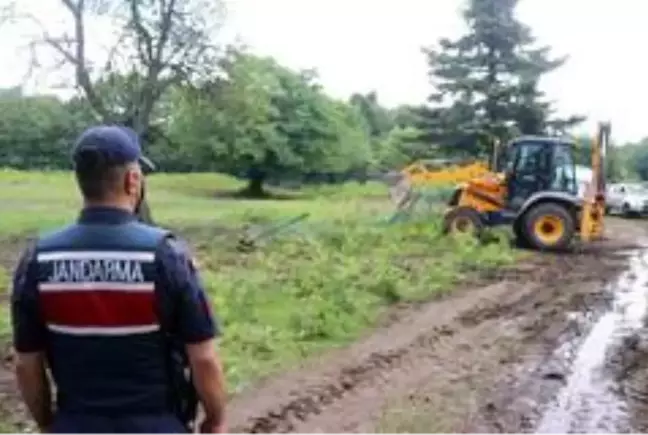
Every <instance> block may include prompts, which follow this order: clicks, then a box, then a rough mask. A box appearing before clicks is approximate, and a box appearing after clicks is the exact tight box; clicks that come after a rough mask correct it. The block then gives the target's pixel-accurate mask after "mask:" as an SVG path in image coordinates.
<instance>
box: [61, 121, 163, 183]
mask: <svg viewBox="0 0 648 435" xmlns="http://www.w3.org/2000/svg"><path fill="white" fill-rule="evenodd" d="M88 151H93V152H94V153H95V154H96V155H100V156H101V157H102V158H103V159H104V160H105V161H106V162H108V163H110V164H115V165H120V164H125V163H131V162H139V163H140V164H141V165H142V169H143V170H144V171H145V172H150V171H153V170H155V165H154V164H153V162H151V161H150V160H149V159H148V158H146V157H145V156H144V155H143V154H142V147H141V145H140V140H139V137H138V136H137V133H135V131H134V130H133V129H131V128H128V127H122V126H118V125H99V126H95V127H90V128H88V129H87V130H86V131H84V132H83V133H82V134H81V136H79V138H78V139H77V141H76V143H75V144H74V151H73V153H72V156H73V159H74V161H75V162H76V164H82V163H81V161H80V159H79V157H80V156H81V155H83V154H84V153H85V152H88Z"/></svg>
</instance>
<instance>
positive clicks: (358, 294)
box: [199, 219, 512, 386]
mask: <svg viewBox="0 0 648 435" xmlns="http://www.w3.org/2000/svg"><path fill="white" fill-rule="evenodd" d="M439 227H440V224H439V221H438V220H437V219H433V220H428V221H424V222H412V223H408V224H403V225H396V226H393V227H388V228H385V227H378V226H370V225H366V224H361V223H354V221H353V220H338V221H336V223H335V227H334V228H333V227H330V226H327V227H324V228H323V229H322V230H321V231H317V230H316V229H313V230H312V231H309V232H308V233H306V237H298V236H295V237H293V238H284V239H282V240H280V241H277V242H275V243H274V244H273V249H272V250H271V251H262V252H257V253H255V254H253V255H252V256H251V257H248V258H246V259H244V260H241V259H239V260H234V259H228V258H224V254H223V252H222V242H221V241H220V239H213V240H212V241H210V242H208V243H207V244H205V245H203V247H202V249H201V251H200V253H199V255H200V256H201V261H202V262H204V263H205V264H206V265H208V266H207V267H208V268H209V270H210V272H209V273H208V274H207V275H206V277H205V279H206V282H208V283H209V284H208V287H209V289H210V292H211V294H212V295H213V297H214V305H215V307H216V310H217V311H218V313H219V315H220V316H221V317H222V319H223V322H224V324H225V325H226V334H225V337H224V339H223V343H222V346H223V354H224V355H225V358H226V367H227V370H228V376H229V378H230V380H231V381H232V382H233V383H234V385H236V386H240V384H241V382H243V381H244V380H248V379H250V378H253V377H255V376H257V375H261V374H264V373H266V372H267V371H268V370H271V369H273V368H276V367H278V366H281V365H284V364H285V363H286V362H287V361H291V360H297V359H301V358H303V357H304V356H305V355H307V354H309V353H311V352H313V351H316V350H319V349H322V348H324V347H330V346H337V345H340V344H343V343H345V342H347V341H348V340H350V339H352V338H354V337H355V336H357V334H358V333H359V332H360V331H362V330H363V329H364V328H365V327H367V326H369V325H370V324H372V323H373V322H374V321H375V320H376V318H377V316H378V315H379V313H380V312H381V311H382V308H383V307H385V306H388V305H391V304H394V303H397V302H403V301H416V300H422V299H428V298H430V297H433V296H436V295H440V294H443V293H444V292H446V291H448V290H449V289H451V288H452V284H453V283H454V282H456V281H457V279H460V278H461V274H462V271H468V270H471V269H474V268H479V269H485V268H492V267H496V266H499V265H501V264H503V263H506V262H508V261H511V260H512V254H511V251H510V250H509V249H508V248H504V246H505V245H502V244H497V245H491V246H480V245H479V244H478V243H477V242H476V241H474V240H472V239H467V240H466V239H444V240H441V234H440V228H439ZM201 238H203V239H204V238H205V234H204V233H203V234H201ZM223 263H225V264H223Z"/></svg>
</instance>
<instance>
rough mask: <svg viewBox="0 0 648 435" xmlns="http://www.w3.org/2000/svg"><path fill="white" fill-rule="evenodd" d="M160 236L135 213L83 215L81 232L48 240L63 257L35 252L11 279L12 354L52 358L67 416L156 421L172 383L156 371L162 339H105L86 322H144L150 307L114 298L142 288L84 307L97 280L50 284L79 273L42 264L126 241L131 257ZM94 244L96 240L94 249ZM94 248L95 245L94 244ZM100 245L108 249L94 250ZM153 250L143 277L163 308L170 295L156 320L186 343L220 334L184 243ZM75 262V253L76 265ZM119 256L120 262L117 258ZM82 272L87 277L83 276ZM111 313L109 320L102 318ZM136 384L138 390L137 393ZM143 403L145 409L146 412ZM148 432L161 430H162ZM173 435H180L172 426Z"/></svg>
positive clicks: (165, 242)
mask: <svg viewBox="0 0 648 435" xmlns="http://www.w3.org/2000/svg"><path fill="white" fill-rule="evenodd" d="M155 231H158V233H155ZM159 231H160V230H158V229H155V228H153V227H148V226H146V225H143V224H140V223H138V222H136V219H135V217H134V216H133V215H132V214H130V213H127V212H125V211H122V210H119V209H114V208H104V207H97V208H89V209H85V210H83V211H82V213H81V216H80V218H79V220H78V223H77V225H74V226H71V227H69V228H68V229H64V230H62V231H60V232H58V233H57V234H56V235H55V236H53V237H50V240H54V241H53V242H52V241H50V242H49V243H50V246H55V247H56V246H58V245H60V246H63V247H64V248H65V249H61V248H57V249H58V251H56V252H51V251H52V250H54V251H55V249H54V248H49V249H50V252H46V253H45V256H43V255H42V254H41V253H39V250H38V249H30V250H28V251H27V252H25V253H24V254H23V256H22V258H21V260H20V262H19V264H18V267H17V269H16V271H15V275H14V281H13V292H12V320H13V330H14V346H15V348H16V350H17V351H18V352H37V351H45V352H47V355H48V360H49V363H50V366H51V368H52V372H53V377H54V380H55V382H56V383H57V387H58V389H59V391H58V392H57V393H58V394H57V397H58V401H59V407H60V411H61V412H71V413H78V414H85V415H88V414H94V415H97V416H102V415H103V416H106V415H108V416H113V417H118V416H119V415H122V414H124V415H131V416H132V415H133V414H137V413H138V412H139V413H141V414H148V415H151V414H156V413H158V412H160V413H162V411H163V409H162V408H159V407H158V404H159V403H158V402H160V400H159V397H158V396H160V394H161V392H163V391H165V390H166V389H168V388H169V387H168V385H165V383H166V381H167V380H166V379H165V378H164V376H162V375H161V373H158V372H161V370H160V369H159V368H160V367H162V364H163V363H162V362H161V360H162V355H161V352H158V349H157V347H156V346H162V345H160V344H159V343H161V337H162V334H161V333H159V335H148V336H147V335H146V334H142V333H140V334H139V335H138V334H136V333H134V334H131V335H119V334H117V335H114V334H113V336H111V335H110V334H111V333H110V332H106V331H111V329H110V328H105V330H104V331H103V332H97V331H95V330H93V328H91V327H90V326H89V325H86V324H84V323H83V322H86V323H87V322H90V323H92V322H93V321H94V319H98V320H97V321H96V322H95V323H97V322H98V323H99V324H101V321H104V320H106V319H108V321H109V322H110V321H115V322H117V321H124V319H125V320H129V316H130V318H132V317H133V316H140V317H141V316H142V315H143V314H142V309H139V311H138V307H137V306H136V305H137V304H141V302H137V304H136V303H133V304H130V303H124V302H123V301H125V300H126V299H124V296H123V295H122V299H119V298H115V294H116V293H118V292H119V289H120V288H127V289H130V290H128V292H129V293H130V295H134V296H137V295H135V293H140V295H139V297H140V299H139V300H140V301H141V300H142V298H141V296H142V295H141V293H142V291H141V290H145V289H144V287H143V284H128V283H124V284H119V285H121V286H122V287H119V286H118V285H113V287H111V288H110V289H109V290H110V291H105V289H104V292H103V294H104V295H105V294H107V293H111V292H112V295H108V296H110V297H108V298H106V299H100V298H99V297H95V296H96V295H90V296H85V298H86V299H83V298H79V295H80V294H81V293H84V292H86V291H87V290H88V289H92V288H93V287H92V286H95V284H98V283H97V282H92V283H90V287H88V283H83V282H72V281H69V282H66V283H62V284H61V283H58V282H52V280H51V276H50V277H49V281H48V280H47V277H44V270H47V272H46V274H47V275H51V274H52V273H54V274H56V273H59V274H61V273H69V274H72V273H74V272H72V271H71V270H72V269H70V270H69V271H65V270H64V271H63V272H61V271H58V272H57V271H56V267H57V266H56V265H54V266H49V265H46V266H44V265H43V261H42V260H43V258H44V257H46V256H47V255H49V257H48V258H49V259H50V260H51V258H60V257H61V256H62V255H68V257H69V258H80V257H81V256H82V255H85V254H88V255H90V254H93V252H88V251H93V250H100V249H104V250H105V249H107V248H106V247H110V248H111V249H112V251H115V250H117V248H115V246H119V245H120V243H121V244H123V245H124V250H125V251H124V252H125V253H126V255H128V249H131V251H133V250H137V249H136V248H137V242H136V241H134V240H135V239H137V238H138V237H139V235H140V234H144V236H143V239H146V238H147V237H148V238H149V239H150V236H149V234H160V233H159ZM101 238H103V239H101ZM95 239H96V242H95V241H94V240H95ZM100 239H101V240H100ZM116 239H123V240H116ZM87 240H91V241H90V242H87V243H86V241H87ZM146 240H148V239H146ZM57 243H58V245H57ZM88 243H89V244H90V246H86V245H87V244H88ZM93 243H97V244H98V246H103V248H100V247H96V246H94V245H92V244H93ZM68 245H69V246H68ZM70 246H71V247H72V249H70ZM133 246H134V248H133ZM154 246H155V255H154V260H153V262H152V264H151V265H150V266H147V267H148V269H147V268H144V267H143V269H142V270H144V272H143V274H144V275H146V276H148V277H153V278H150V279H151V280H153V279H154V281H155V283H154V287H155V297H156V301H159V300H160V297H161V296H164V297H163V298H162V299H163V300H164V302H163V304H162V308H161V309H160V310H159V312H158V313H157V314H149V317H151V316H157V315H158V314H159V315H160V317H164V320H160V323H164V324H165V325H166V326H165V329H166V330H167V331H168V332H170V333H172V334H173V335H174V336H175V337H176V338H177V339H178V340H179V341H180V342H181V343H184V344H188V343H197V342H201V341H204V340H207V339H210V338H213V337H215V336H216V335H219V327H218V324H217V323H216V320H215V318H214V316H213V315H212V313H211V310H210V308H209V302H208V300H207V297H206V295H205V291H204V289H203V287H202V284H201V282H200V278H199V276H198V273H197V271H196V269H195V267H194V264H193V262H192V259H191V257H190V255H189V253H188V251H187V248H186V245H185V244H184V243H182V242H181V241H179V240H177V239H175V238H173V237H166V238H165V237H161V238H160V243H158V244H157V245H154ZM39 249H40V248H39ZM74 249H77V251H74ZM111 249H109V250H111ZM60 251H64V252H60ZM130 253H131V254H137V252H130ZM71 254H74V255H72V256H71V257H70V255H71ZM94 254H96V252H94ZM111 254H113V255H114V252H112V253H111ZM57 256H58V257H57ZM58 267H59V268H60V267H61V266H58ZM44 268H49V269H44ZM53 271H54V272H53ZM76 273H79V272H78V270H77V272H76ZM122 273H123V270H122ZM68 277H72V275H69V276H68ZM70 279H72V278H70ZM104 284H105V285H108V286H109V285H110V283H104ZM138 285H139V291H138V288H137V286H138ZM128 286H130V287H128ZM115 289H117V291H115ZM90 293H91V292H90ZM130 295H126V297H129V296H130ZM102 297H103V296H102ZM65 298H67V299H65ZM73 298H76V299H73ZM88 298H89V299H88ZM86 301H87V302H86ZM132 301H135V299H133V300H132ZM171 301H172V302H171ZM106 303H107V304H106ZM84 304H85V305H84ZM101 304H106V305H101ZM111 304H112V305H111ZM115 304H121V305H115ZM115 307H117V308H115ZM111 309H113V310H114V314H113V315H112V317H110V315H109V314H110V313H108V314H106V313H107V312H108V311H109V310H111ZM147 309H148V308H147ZM149 311H151V310H150V309H149ZM104 314H105V317H106V319H103V320H102V319H100V318H101V317H102V316H104ZM61 319H62V320H61ZM65 322H68V323H67V324H66V325H68V326H61V324H63V323H65ZM75 322H76V323H75ZM70 325H72V326H70ZM101 326H105V325H103V324H102V325H101ZM109 326H112V325H109ZM95 329H97V328H95ZM112 329H113V330H114V329H116V328H112ZM117 329H118V328H117ZM93 331H94V332H93ZM93 334H94V335H93ZM151 334H158V332H152V333H151ZM152 352H153V354H152ZM138 383H140V385H139V387H140V389H139V390H138V389H137V388H136V387H137V384H138ZM149 392H150V394H149ZM94 396H99V397H94ZM156 400H157V401H156ZM139 404H143V405H142V407H141V409H140V408H139ZM133 430H135V429H134V428H133ZM145 430H146V428H145ZM148 430H150V431H154V428H149V429H148ZM166 430H168V431H173V430H172V429H171V428H167V429H166Z"/></svg>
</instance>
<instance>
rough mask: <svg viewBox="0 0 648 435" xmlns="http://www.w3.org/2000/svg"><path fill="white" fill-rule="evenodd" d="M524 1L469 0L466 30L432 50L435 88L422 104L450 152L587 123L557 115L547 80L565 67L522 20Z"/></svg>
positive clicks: (481, 149) (424, 119)
mask: <svg viewBox="0 0 648 435" xmlns="http://www.w3.org/2000/svg"><path fill="white" fill-rule="evenodd" d="M517 3H518V0H470V1H469V2H468V5H467V8H466V9H465V10H464V12H463V17H464V20H465V23H466V26H467V28H468V30H467V32H466V33H465V34H464V35H463V36H461V37H459V38H457V39H454V40H451V39H448V38H443V39H441V40H440V43H439V48H438V49H427V50H426V54H427V57H428V60H429V65H430V76H431V78H432V83H433V85H434V86H435V92H434V93H433V94H432V95H431V96H430V97H429V99H428V103H429V104H428V105H426V106H425V107H423V108H421V110H420V111H419V115H420V118H421V125H420V127H421V128H422V129H423V130H424V131H425V139H426V140H428V141H430V142H436V143H439V144H441V145H442V147H445V149H446V150H447V151H448V152H450V153H453V154H454V153H463V154H470V155H484V154H487V153H488V152H489V151H490V146H491V145H492V143H493V142H494V139H495V138H498V139H500V140H506V139H508V138H509V137H511V136H513V135H516V134H547V133H557V132H563V131H564V130H565V129H566V128H568V127H570V126H573V125H575V124H577V123H579V122H581V121H582V120H583V118H581V117H571V118H569V119H565V120H560V119H553V118H552V109H551V104H550V102H548V101H546V100H545V99H544V95H543V93H542V92H541V91H540V90H539V88H538V84H539V81H540V79H541V78H542V77H543V76H544V75H545V74H547V73H549V72H551V71H553V70H554V69H556V68H558V67H560V66H561V65H562V64H563V63H564V62H565V58H552V57H550V55H549V48H548V47H546V46H540V47H538V46H536V44H535V39H534V37H533V35H532V33H531V30H530V28H529V27H528V26H526V25H524V24H523V23H521V22H520V21H519V20H518V19H517V18H516V17H515V7H516V5H517Z"/></svg>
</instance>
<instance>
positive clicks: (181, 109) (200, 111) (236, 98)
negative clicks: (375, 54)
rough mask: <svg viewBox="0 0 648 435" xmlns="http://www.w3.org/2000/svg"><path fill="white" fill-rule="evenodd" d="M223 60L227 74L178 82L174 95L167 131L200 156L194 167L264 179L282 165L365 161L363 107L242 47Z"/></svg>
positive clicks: (346, 165)
mask: <svg viewBox="0 0 648 435" xmlns="http://www.w3.org/2000/svg"><path fill="white" fill-rule="evenodd" d="M222 66H223V70H224V71H225V73H226V75H227V78H226V79H222V78H218V79H214V80H213V81H212V82H210V83H207V84H204V85H203V86H201V87H200V88H198V89H191V88H186V89H178V90H177V91H176V94H175V98H174V99H172V103H171V104H172V113H173V114H174V116H173V118H172V120H171V122H170V124H169V136H170V138H171V140H172V141H173V142H175V143H180V144H182V146H181V147H180V149H181V150H182V149H184V148H186V149H187V153H189V152H191V153H192V154H194V153H195V154H196V155H197V156H201V157H202V158H201V159H199V160H198V161H197V164H198V165H200V166H198V168H194V169H202V170H205V169H212V170H214V169H216V170H221V171H227V172H230V173H235V174H236V173H238V174H241V175H244V174H247V175H250V171H252V172H254V173H255V174H256V176H257V177H258V178H261V179H265V178H266V177H267V176H268V175H270V174H273V173H278V172H286V171H287V172H296V173H308V172H343V171H346V170H349V169H351V168H354V167H359V166H363V165H365V164H366V162H368V161H369V159H370V156H371V150H370V148H369V142H368V137H367V135H366V134H365V132H364V130H363V128H362V119H361V118H360V115H359V114H358V113H356V112H355V111H353V110H352V109H351V108H350V107H349V106H348V105H346V104H344V103H342V102H339V101H335V100H332V99H331V98H329V97H327V96H326V95H324V94H323V93H322V92H321V90H320V89H319V87H318V86H317V85H316V84H315V83H314V82H313V77H311V76H310V75H309V74H307V73H303V72H302V73H297V72H293V71H291V70H288V69H286V68H284V67H282V66H280V65H278V64H277V63H276V62H275V61H274V60H273V59H271V58H261V57H257V56H253V55H250V54H245V53H241V52H233V53H231V54H230V56H229V57H228V58H227V60H226V61H224V62H223V65H222ZM189 150H190V151H189ZM183 155H185V153H183ZM159 157H160V158H162V159H165V157H164V155H160V156H159ZM168 158H169V157H167V159H168Z"/></svg>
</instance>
